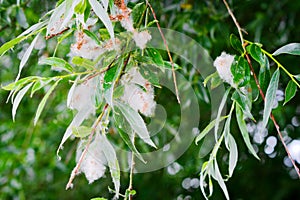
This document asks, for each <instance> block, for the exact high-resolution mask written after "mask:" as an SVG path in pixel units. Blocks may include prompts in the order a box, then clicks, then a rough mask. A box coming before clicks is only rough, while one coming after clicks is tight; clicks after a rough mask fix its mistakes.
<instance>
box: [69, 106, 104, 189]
mask: <svg viewBox="0 0 300 200" xmlns="http://www.w3.org/2000/svg"><path fill="white" fill-rule="evenodd" d="M107 108H108V104H105V106H104V108H103V111H102V113H101V114H100V115H99V117H98V118H97V120H96V122H95V123H94V126H93V128H92V132H91V134H90V135H89V138H88V141H87V144H86V146H85V148H84V150H83V152H82V154H81V156H80V158H79V160H78V162H77V164H76V166H75V168H74V169H73V171H72V173H71V176H70V179H69V181H68V184H67V186H66V190H67V189H69V188H72V186H73V180H74V178H75V176H76V175H77V174H78V173H79V170H80V166H81V164H82V162H83V159H84V157H85V155H86V154H87V152H88V149H89V147H90V144H91V142H92V139H93V136H94V134H95V132H96V129H97V126H98V125H99V123H100V122H101V120H102V118H103V116H104V113H105V111H106V109H107Z"/></svg>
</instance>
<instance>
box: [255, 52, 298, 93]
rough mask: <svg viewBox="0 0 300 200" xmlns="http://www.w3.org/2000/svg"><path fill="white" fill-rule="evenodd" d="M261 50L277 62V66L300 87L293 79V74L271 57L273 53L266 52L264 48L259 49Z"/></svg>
mask: <svg viewBox="0 0 300 200" xmlns="http://www.w3.org/2000/svg"><path fill="white" fill-rule="evenodd" d="M261 51H262V52H263V53H264V54H266V55H267V56H268V57H269V58H271V59H272V60H273V61H274V62H275V63H276V64H277V66H278V67H280V68H281V69H282V70H283V71H284V72H285V73H286V74H287V75H288V76H289V77H290V78H291V80H292V81H293V82H294V83H295V84H296V85H297V86H298V87H299V88H300V85H299V83H298V82H297V81H296V80H295V78H294V76H293V75H292V74H291V73H290V72H289V71H288V70H287V69H286V68H285V67H283V65H282V64H281V63H280V62H278V61H277V60H276V59H275V58H274V57H273V55H272V54H270V53H269V52H267V51H266V50H264V49H261Z"/></svg>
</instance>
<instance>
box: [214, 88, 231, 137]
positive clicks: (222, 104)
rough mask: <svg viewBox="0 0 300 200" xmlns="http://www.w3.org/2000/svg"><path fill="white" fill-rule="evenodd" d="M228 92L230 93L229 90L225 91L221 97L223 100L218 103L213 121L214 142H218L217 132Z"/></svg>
mask: <svg viewBox="0 0 300 200" xmlns="http://www.w3.org/2000/svg"><path fill="white" fill-rule="evenodd" d="M229 92H230V88H229V89H227V90H226V92H225V94H224V96H223V98H222V100H221V102H220V106H219V109H218V113H217V117H216V119H215V120H216V124H215V140H216V141H217V140H218V130H219V123H220V118H221V114H222V111H223V108H224V106H225V104H226V100H227V97H228V94H229Z"/></svg>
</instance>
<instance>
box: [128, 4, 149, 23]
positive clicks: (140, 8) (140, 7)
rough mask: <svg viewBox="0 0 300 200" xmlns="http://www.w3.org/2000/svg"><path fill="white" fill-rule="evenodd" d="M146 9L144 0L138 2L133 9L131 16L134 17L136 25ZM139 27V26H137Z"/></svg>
mask: <svg viewBox="0 0 300 200" xmlns="http://www.w3.org/2000/svg"><path fill="white" fill-rule="evenodd" d="M145 9H146V5H145V3H144V2H141V3H137V4H136V5H135V6H134V7H133V9H132V11H131V16H132V19H133V24H134V25H135V27H136V25H137V24H138V23H139V21H140V18H141V17H142V15H143V12H144V11H145ZM137 28H139V27H137Z"/></svg>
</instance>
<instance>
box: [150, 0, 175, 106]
mask: <svg viewBox="0 0 300 200" xmlns="http://www.w3.org/2000/svg"><path fill="white" fill-rule="evenodd" d="M146 2H147V5H148V6H149V8H150V10H151V12H152V15H153V17H154V19H155V21H156V26H157V28H158V30H159V33H160V35H161V38H162V39H163V42H164V45H165V47H166V50H167V53H168V57H169V60H170V62H171V66H172V76H173V82H174V87H175V92H176V97H177V101H178V103H180V98H179V92H178V87H177V79H176V74H175V67H174V62H173V59H172V56H171V53H170V50H169V46H168V43H167V40H166V38H165V36H164V33H163V32H162V30H161V27H160V25H159V21H158V20H157V17H156V14H155V12H154V10H153V7H152V6H151V4H150V3H149V1H148V0H146Z"/></svg>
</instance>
